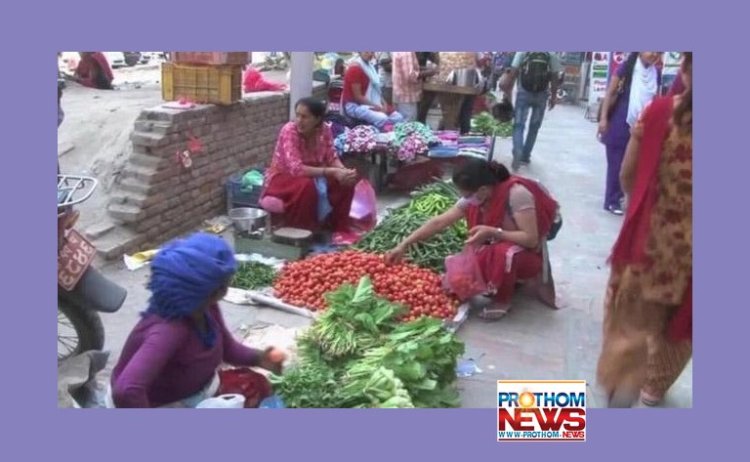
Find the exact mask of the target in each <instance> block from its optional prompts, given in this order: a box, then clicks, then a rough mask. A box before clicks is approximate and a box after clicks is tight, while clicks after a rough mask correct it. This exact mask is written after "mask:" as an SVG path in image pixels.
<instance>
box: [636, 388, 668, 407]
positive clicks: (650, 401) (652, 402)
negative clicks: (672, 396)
mask: <svg viewBox="0 0 750 462" xmlns="http://www.w3.org/2000/svg"><path fill="white" fill-rule="evenodd" d="M662 399H663V398H661V397H658V396H655V395H652V394H651V393H648V392H645V391H643V390H641V402H642V403H643V405H644V406H648V407H654V406H658V405H659V404H660V403H661V401H662Z"/></svg>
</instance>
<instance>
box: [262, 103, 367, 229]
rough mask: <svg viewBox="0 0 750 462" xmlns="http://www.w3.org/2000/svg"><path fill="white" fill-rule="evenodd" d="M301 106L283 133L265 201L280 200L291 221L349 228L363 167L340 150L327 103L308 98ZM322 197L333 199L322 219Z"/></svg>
mask: <svg viewBox="0 0 750 462" xmlns="http://www.w3.org/2000/svg"><path fill="white" fill-rule="evenodd" d="M296 112H297V118H296V120H295V121H294V122H289V123H287V124H286V125H284V126H283V127H282V128H281V133H279V140H278V142H277V144H276V151H275V152H274V154H273V160H272V161H271V167H270V168H269V169H268V171H267V172H266V185H265V191H264V192H263V198H262V199H261V203H264V202H266V203H267V199H268V198H273V199H276V200H280V201H281V202H282V204H283V205H282V208H283V216H284V222H285V224H287V225H288V226H293V227H296V228H301V229H307V230H311V231H315V230H319V229H320V228H322V227H323V225H330V227H331V228H332V229H333V231H335V232H346V231H348V230H349V212H350V209H351V205H352V199H353V198H354V185H355V184H356V182H357V172H356V171H355V170H350V169H347V168H346V167H344V165H343V164H342V163H341V160H340V159H339V158H338V156H337V155H336V152H335V150H334V148H333V135H332V134H331V129H330V127H328V125H326V124H325V123H324V122H323V116H324V115H325V112H326V105H325V103H323V102H322V101H320V100H318V99H315V98H304V99H301V100H300V101H298V102H297V107H296ZM323 190H325V192H326V196H327V197H324V196H323V194H322V193H321V191H323ZM320 201H328V203H329V204H330V208H331V210H330V213H328V214H327V216H326V217H325V218H324V219H322V220H321V216H320V214H319V208H318V207H319V202H320ZM266 208H268V207H266Z"/></svg>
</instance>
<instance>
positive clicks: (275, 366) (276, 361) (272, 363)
mask: <svg viewBox="0 0 750 462" xmlns="http://www.w3.org/2000/svg"><path fill="white" fill-rule="evenodd" d="M284 361H286V354H285V353H284V352H283V351H281V350H279V349H278V348H275V347H268V348H266V349H265V351H264V352H263V356H262V357H261V360H260V364H259V366H260V367H262V368H263V369H266V370H267V371H271V372H273V373H274V374H276V375H280V374H281V367H282V365H283V364H284Z"/></svg>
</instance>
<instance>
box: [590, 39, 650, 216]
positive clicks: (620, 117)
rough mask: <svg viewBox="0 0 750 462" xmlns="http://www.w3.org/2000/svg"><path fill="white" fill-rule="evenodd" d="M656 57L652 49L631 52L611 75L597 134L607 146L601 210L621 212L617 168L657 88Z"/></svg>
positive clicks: (614, 212)
mask: <svg viewBox="0 0 750 462" xmlns="http://www.w3.org/2000/svg"><path fill="white" fill-rule="evenodd" d="M658 60H659V53H657V52H655V51H642V52H640V53H638V52H633V53H631V54H630V55H629V56H628V58H627V59H626V60H625V62H623V63H622V64H621V65H620V67H619V68H618V69H617V71H616V72H615V75H614V76H613V77H612V80H611V81H610V83H609V87H608V88H607V93H606V95H605V97H604V101H603V102H602V105H601V108H600V113H599V129H598V136H599V139H600V140H601V142H602V143H604V144H605V146H606V147H607V184H606V189H605V192H604V210H607V211H609V212H610V213H613V214H615V215H622V214H623V210H622V203H623V201H624V198H625V196H624V194H623V192H622V187H621V186H620V167H621V165H622V160H623V158H624V157H625V148H626V147H627V145H628V141H629V140H630V130H631V128H632V126H633V125H634V124H635V122H636V121H637V120H638V116H639V115H640V113H641V111H642V110H643V108H644V107H645V106H646V105H647V104H648V103H649V102H650V101H651V100H652V99H653V98H654V97H655V96H656V95H657V92H658V90H659V87H660V85H659V80H660V74H659V71H658V70H657V69H656V66H655V64H656V62H657V61H658Z"/></svg>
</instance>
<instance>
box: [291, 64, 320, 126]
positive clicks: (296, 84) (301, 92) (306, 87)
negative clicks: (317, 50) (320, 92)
mask: <svg viewBox="0 0 750 462" xmlns="http://www.w3.org/2000/svg"><path fill="white" fill-rule="evenodd" d="M313 60H314V59H313V53H312V52H308V51H293V52H292V63H291V66H290V67H291V76H290V78H289V119H290V120H291V119H293V118H294V105H295V104H296V103H297V101H298V100H299V99H300V98H306V97H308V96H312V90H313V81H312V75H313Z"/></svg>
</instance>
